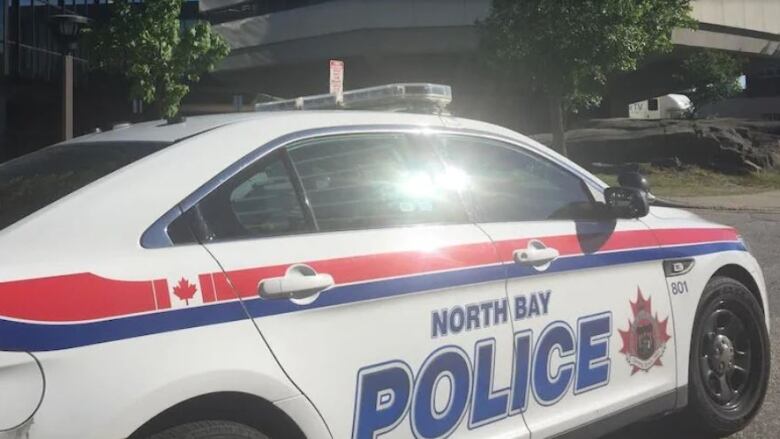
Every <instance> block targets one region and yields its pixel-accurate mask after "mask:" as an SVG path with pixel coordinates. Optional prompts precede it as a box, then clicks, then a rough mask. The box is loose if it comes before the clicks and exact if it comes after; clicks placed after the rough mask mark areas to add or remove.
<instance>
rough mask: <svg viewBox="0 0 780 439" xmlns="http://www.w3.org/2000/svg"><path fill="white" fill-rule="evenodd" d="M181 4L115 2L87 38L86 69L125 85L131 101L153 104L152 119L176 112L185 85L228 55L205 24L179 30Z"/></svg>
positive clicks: (174, 1)
mask: <svg viewBox="0 0 780 439" xmlns="http://www.w3.org/2000/svg"><path fill="white" fill-rule="evenodd" d="M182 3H183V0H151V1H145V2H143V3H138V2H137V1H134V0H115V1H114V2H113V3H112V4H111V6H110V17H109V19H108V20H106V21H105V22H102V23H98V24H97V25H96V26H95V28H94V30H93V31H91V32H90V33H89V35H88V37H87V44H88V45H89V47H90V49H91V54H92V57H91V58H92V60H93V62H92V67H93V68H96V69H101V70H104V71H108V72H113V73H117V74H119V75H121V76H123V77H124V78H126V79H127V81H128V82H129V85H130V94H131V96H130V97H131V98H138V99H142V100H143V101H144V102H145V103H147V104H154V108H155V109H156V111H157V113H158V116H161V117H166V118H170V117H173V116H175V115H176V113H177V112H178V110H179V106H180V104H181V100H182V98H184V96H186V95H187V93H188V92H189V89H190V87H189V86H190V84H193V83H195V82H197V81H199V80H200V75H202V74H203V73H205V72H208V71H210V70H212V69H213V68H214V66H215V65H216V64H217V63H218V62H219V61H220V60H221V59H222V58H224V57H225V56H226V55H227V54H228V53H229V51H230V49H229V47H228V45H227V43H226V42H225V41H224V40H223V39H222V37H220V36H219V35H218V34H216V33H215V32H213V31H212V29H211V26H210V25H209V23H207V22H202V21H199V22H196V23H195V24H193V25H191V26H183V25H182V23H181V22H180V20H179V17H180V15H181V9H182Z"/></svg>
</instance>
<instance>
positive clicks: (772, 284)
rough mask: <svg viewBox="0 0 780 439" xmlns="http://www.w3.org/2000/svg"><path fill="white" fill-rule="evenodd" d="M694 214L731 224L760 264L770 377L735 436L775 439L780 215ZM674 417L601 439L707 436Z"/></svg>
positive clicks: (779, 379)
mask: <svg viewBox="0 0 780 439" xmlns="http://www.w3.org/2000/svg"><path fill="white" fill-rule="evenodd" d="M696 213H697V214H699V215H701V216H703V217H705V218H707V219H710V220H712V221H716V222H718V223H722V224H728V225H730V226H734V227H736V228H737V229H739V231H740V232H741V233H742V235H743V236H744V237H745V239H747V241H748V244H749V245H750V248H751V251H752V252H753V255H755V257H756V258H757V259H758V261H759V262H760V263H761V266H762V268H763V269H764V276H765V278H766V282H767V288H768V290H769V309H770V311H769V313H770V316H771V320H772V331H773V332H772V337H771V342H772V353H773V359H772V376H771V378H770V382H769V391H768V392H767V396H766V400H765V401H764V406H763V408H762V409H761V412H759V414H758V416H756V418H755V419H753V422H751V423H750V425H749V426H748V427H747V428H746V429H745V430H743V431H741V432H739V433H737V434H735V435H733V436H730V437H731V438H734V439H737V438H738V439H747V438H750V439H770V438H771V439H774V438H779V437H780V214H778V213H775V214H765V213H748V212H732V211H714V210H701V211H696ZM676 422H677V421H676V420H675V418H664V419H660V420H658V421H652V422H646V423H640V424H636V425H633V426H631V427H629V428H626V429H623V430H621V431H619V432H616V433H613V434H611V435H609V436H608V437H605V438H603V439H658V438H663V439H709V438H692V437H691V436H690V435H688V434H685V433H682V432H681V431H680V429H679V427H678V426H677V425H675V424H676Z"/></svg>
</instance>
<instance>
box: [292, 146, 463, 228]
mask: <svg viewBox="0 0 780 439" xmlns="http://www.w3.org/2000/svg"><path fill="white" fill-rule="evenodd" d="M289 153H290V158H291V159H292V162H293V164H294V165H295V168H296V170H297V172H298V175H299V176H300V179H301V183H302V185H303V188H304V191H305V193H306V196H307V198H308V200H309V203H310V205H311V208H312V211H313V213H314V218H315V219H316V222H317V225H318V226H319V229H320V230H321V231H334V230H352V229H365V228H378V227H393V226H403V225H411V224H424V223H452V222H465V221H466V215H465V212H464V210H463V209H462V206H461V203H460V199H459V197H458V193H457V191H456V190H454V188H452V187H449V186H448V185H447V181H445V180H446V178H445V177H446V175H444V173H443V172H444V167H443V166H442V164H441V162H440V160H439V159H438V157H437V156H436V155H435V152H434V151H433V150H432V149H431V148H430V147H428V146H425V147H422V146H420V145H416V144H414V143H412V141H411V140H410V139H409V138H408V137H407V136H405V135H401V134H361V135H348V136H335V137H328V138H323V139H316V140H312V141H307V142H304V143H301V144H298V145H295V146H293V147H291V148H289Z"/></svg>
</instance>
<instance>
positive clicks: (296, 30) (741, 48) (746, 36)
mask: <svg viewBox="0 0 780 439" xmlns="http://www.w3.org/2000/svg"><path fill="white" fill-rule="evenodd" d="M227 1H228V2H229V3H234V4H240V3H242V2H241V1H240V0H227ZM243 3H246V2H243ZM227 4H228V3H225V1H224V0H223V1H215V0H201V10H202V12H204V13H206V14H209V12H210V11H213V10H214V9H216V7H221V8H225V6H226V5H227ZM489 8H490V0H333V1H325V2H322V3H319V4H314V5H311V6H305V7H299V8H295V9H290V10H286V11H280V12H275V13H271V14H266V15H260V16H254V17H248V18H244V19H239V20H235V21H230V22H227V23H222V24H218V25H217V26H216V30H217V31H218V32H219V33H220V34H222V35H223V36H224V37H225V38H226V39H227V40H228V42H229V43H230V46H231V47H232V48H233V53H232V55H231V56H230V57H229V58H228V59H227V60H225V62H223V63H222V65H221V66H220V70H235V69H245V68H256V67H263V66H276V65H280V64H285V63H295V62H305V61H309V60H312V59H323V58H327V57H329V56H334V55H338V56H342V57H348V56H361V55H363V56H377V55H380V54H390V53H401V54H410V53H431V54H432V53H451V52H466V51H473V50H475V49H476V48H477V46H478V43H479V37H478V35H477V32H476V28H475V22H476V21H477V20H480V19H483V18H484V17H485V16H486V15H487V13H488V11H489ZM693 15H694V17H695V18H696V19H697V20H698V21H699V22H700V23H701V27H700V29H699V30H695V31H694V30H688V29H678V30H676V31H675V32H674V34H673V40H674V42H675V43H676V44H678V45H682V46H697V47H709V48H717V49H724V50H732V51H737V52H743V53H746V54H751V55H764V56H777V57H780V1H777V0H696V1H694V3H693Z"/></svg>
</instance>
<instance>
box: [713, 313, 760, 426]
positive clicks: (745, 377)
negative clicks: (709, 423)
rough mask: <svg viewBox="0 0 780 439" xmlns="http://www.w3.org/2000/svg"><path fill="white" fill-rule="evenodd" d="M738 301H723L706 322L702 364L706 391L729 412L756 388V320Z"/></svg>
mask: <svg viewBox="0 0 780 439" xmlns="http://www.w3.org/2000/svg"><path fill="white" fill-rule="evenodd" d="M747 316H748V313H747V309H746V308H745V307H744V306H743V305H741V304H740V303H738V302H735V301H721V302H720V303H718V305H717V306H716V308H715V309H714V310H713V311H712V313H710V315H709V316H707V318H706V319H705V321H704V327H703V331H702V336H701V340H700V348H699V363H700V371H701V375H702V380H703V382H704V385H705V388H706V390H707V394H708V395H709V397H710V399H711V400H712V401H713V402H715V403H716V404H717V405H719V406H720V407H722V408H723V409H725V410H728V411H735V410H739V409H740V408H741V407H742V406H743V405H744V402H745V401H748V400H750V399H751V398H752V397H753V394H754V393H755V391H756V387H757V386H756V385H755V382H756V375H758V371H757V370H756V367H757V366H759V362H758V361H756V358H755V357H756V355H755V352H754V346H753V344H754V339H755V338H756V337H757V336H758V332H757V329H756V328H755V322H752V321H751V320H750V319H748V318H746V317H747Z"/></svg>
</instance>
